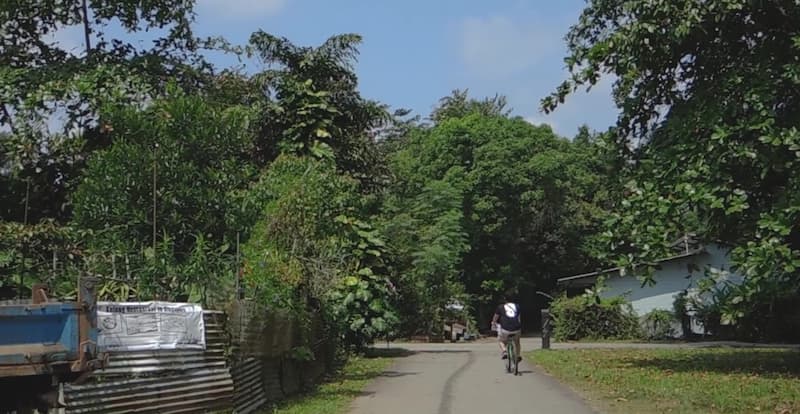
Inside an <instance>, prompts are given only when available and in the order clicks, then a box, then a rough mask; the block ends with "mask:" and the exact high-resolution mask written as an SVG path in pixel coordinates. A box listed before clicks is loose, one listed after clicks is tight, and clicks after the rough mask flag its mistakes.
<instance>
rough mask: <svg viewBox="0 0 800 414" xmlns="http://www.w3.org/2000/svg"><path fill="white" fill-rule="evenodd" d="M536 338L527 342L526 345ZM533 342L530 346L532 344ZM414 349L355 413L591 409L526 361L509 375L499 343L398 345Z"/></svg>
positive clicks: (580, 412)
mask: <svg viewBox="0 0 800 414" xmlns="http://www.w3.org/2000/svg"><path fill="white" fill-rule="evenodd" d="M532 345H533V341H530V340H526V341H525V342H523V345H522V347H523V350H525V349H531V346H532ZM526 346H528V348H526ZM392 347H393V348H403V349H408V350H410V351H413V353H412V354H410V355H407V356H401V357H398V358H397V359H396V361H395V364H394V366H393V367H391V368H390V369H389V370H388V371H387V372H385V373H384V374H383V375H382V376H381V377H379V378H378V379H377V380H375V381H374V382H373V383H372V384H370V385H369V386H368V387H367V389H366V390H365V392H364V394H363V395H362V396H360V397H358V398H357V399H356V401H355V402H354V404H353V409H352V411H351V414H406V413H414V414H451V413H452V414H489V413H504V414H515V413H520V414H522V413H525V414H538V413H541V414H589V413H593V412H594V411H592V410H591V409H590V408H589V407H588V406H587V405H586V404H585V403H584V402H583V401H582V400H581V399H580V397H578V396H577V395H575V394H574V393H573V392H572V391H571V390H569V389H568V388H566V387H564V386H562V385H560V384H559V383H557V382H556V381H555V380H553V379H552V378H550V377H549V376H547V375H545V374H543V373H541V372H539V371H538V370H536V369H534V368H533V367H532V366H530V365H528V364H527V363H525V362H523V363H522V365H521V366H520V370H521V371H522V375H521V376H518V377H515V376H513V375H510V374H506V373H505V370H504V367H503V365H502V361H501V360H500V356H499V350H498V348H497V344H496V343H494V342H479V343H469V344H393V345H392Z"/></svg>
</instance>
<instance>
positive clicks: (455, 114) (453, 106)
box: [430, 89, 511, 123]
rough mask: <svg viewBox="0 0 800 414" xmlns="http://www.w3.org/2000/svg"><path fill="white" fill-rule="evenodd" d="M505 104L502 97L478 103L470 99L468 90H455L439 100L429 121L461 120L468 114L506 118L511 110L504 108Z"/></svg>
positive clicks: (504, 98) (504, 99)
mask: <svg viewBox="0 0 800 414" xmlns="http://www.w3.org/2000/svg"><path fill="white" fill-rule="evenodd" d="M507 104H508V102H507V99H506V97H505V96H502V95H495V96H494V97H492V98H485V99H483V100H480V101H478V100H475V99H470V97H469V90H466V89H465V90H460V89H456V90H454V91H453V92H452V93H451V94H450V95H449V96H445V97H444V98H442V99H440V100H439V106H437V107H436V108H434V110H433V112H432V113H431V116H430V119H431V120H432V121H433V122H435V123H440V122H442V121H445V120H447V119H451V118H461V117H464V116H467V115H470V114H480V115H483V116H490V117H491V116H502V117H508V116H509V115H510V114H511V109H507V108H506V105H507Z"/></svg>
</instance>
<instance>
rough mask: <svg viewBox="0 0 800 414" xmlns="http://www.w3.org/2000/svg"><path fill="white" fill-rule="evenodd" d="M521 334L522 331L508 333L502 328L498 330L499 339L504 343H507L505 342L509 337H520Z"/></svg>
mask: <svg viewBox="0 0 800 414" xmlns="http://www.w3.org/2000/svg"><path fill="white" fill-rule="evenodd" d="M521 333H522V331H520V330H517V331H507V330H505V329H503V328H500V329H498V330H497V339H498V340H500V341H502V342H505V341H507V340H508V337H509V335H520V334H521Z"/></svg>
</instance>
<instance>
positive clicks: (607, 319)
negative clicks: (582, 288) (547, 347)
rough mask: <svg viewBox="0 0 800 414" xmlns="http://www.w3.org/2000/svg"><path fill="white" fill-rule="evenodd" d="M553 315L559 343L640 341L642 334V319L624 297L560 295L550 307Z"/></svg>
mask: <svg viewBox="0 0 800 414" xmlns="http://www.w3.org/2000/svg"><path fill="white" fill-rule="evenodd" d="M550 315H551V316H552V321H553V338H555V340H556V341H576V340H582V339H594V340H597V339H638V338H640V337H641V335H642V332H641V327H640V325H639V317H638V316H637V315H636V313H635V312H634V311H633V308H632V307H631V305H630V303H628V302H627V301H626V300H625V299H624V298H622V297H614V298H609V299H602V300H601V299H600V298H599V297H597V296H594V295H589V294H587V295H581V296H575V297H572V298H568V297H566V296H559V297H557V298H556V299H555V300H553V302H552V303H551V304H550Z"/></svg>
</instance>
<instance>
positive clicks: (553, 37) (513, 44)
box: [458, 16, 563, 78]
mask: <svg viewBox="0 0 800 414" xmlns="http://www.w3.org/2000/svg"><path fill="white" fill-rule="evenodd" d="M562 31H563V30H560V29H559V30H547V28H545V27H543V26H541V25H539V24H537V22H532V21H528V22H516V21H514V20H511V19H509V18H508V17H504V16H494V17H489V18H474V17H471V18H467V19H465V20H464V21H462V22H461V25H460V27H459V33H458V34H459V52H460V56H461V59H462V60H463V63H464V64H465V65H466V66H467V68H468V69H469V70H471V71H474V72H475V73H476V74H477V75H480V76H483V77H487V78H503V77H506V76H510V75H514V74H517V73H520V72H522V71H524V70H526V69H529V68H530V67H532V66H533V65H535V64H536V63H538V62H540V61H541V60H542V59H543V58H545V57H547V55H550V54H552V52H554V51H558V50H560V49H559V48H560V47H561V44H562V43H563V42H562V41H561V40H560V36H561V32H562Z"/></svg>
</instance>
